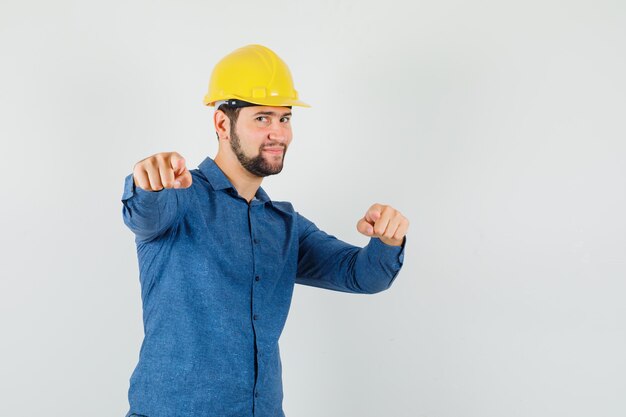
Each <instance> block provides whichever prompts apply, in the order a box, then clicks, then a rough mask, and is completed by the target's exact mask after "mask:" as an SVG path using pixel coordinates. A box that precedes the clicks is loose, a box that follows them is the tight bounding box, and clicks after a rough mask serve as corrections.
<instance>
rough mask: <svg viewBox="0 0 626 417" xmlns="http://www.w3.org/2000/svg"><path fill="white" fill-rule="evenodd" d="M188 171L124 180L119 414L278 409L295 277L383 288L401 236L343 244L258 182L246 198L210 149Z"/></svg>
mask: <svg viewBox="0 0 626 417" xmlns="http://www.w3.org/2000/svg"><path fill="white" fill-rule="evenodd" d="M190 172H191V176H192V178H193V183H192V185H191V187H189V188H187V189H164V190H161V191H157V192H154V191H146V190H143V189H141V188H140V187H135V185H134V180H133V176H132V174H130V175H128V176H127V177H126V179H125V186H124V194H123V196H122V203H123V208H122V215H123V219H124V223H125V224H126V225H127V226H128V227H129V228H130V229H131V230H132V231H133V232H134V234H135V243H136V246H137V257H138V262H139V278H140V283H141V299H142V303H143V324H144V333H145V336H144V340H143V343H142V345H141V350H140V354H139V361H138V363H137V366H136V368H135V370H134V372H133V374H132V376H131V378H130V388H129V390H128V399H129V403H130V410H129V411H128V413H127V414H126V417H129V416H132V415H134V414H137V415H140V416H147V417H216V416H220V417H222V416H232V417H248V416H256V417H282V416H284V413H283V410H282V399H283V390H282V379H281V361H280V353H279V347H278V339H279V337H280V334H281V332H282V330H283V327H284V325H285V320H286V319H287V313H288V311H289V305H290V303H291V296H292V293H293V288H294V284H295V283H298V284H304V285H310V286H314V287H320V288H326V289H330V290H336V291H344V292H349V293H360V294H372V293H376V292H379V291H382V290H385V289H387V288H389V286H390V285H391V284H392V283H393V281H394V280H395V278H396V276H397V275H398V272H399V270H400V268H401V266H402V263H403V258H404V245H405V243H406V238H405V240H404V242H403V244H402V246H391V245H387V244H385V243H383V242H381V241H380V240H379V239H377V238H371V239H370V241H369V243H368V244H367V246H365V247H363V248H360V247H357V246H353V245H350V244H348V243H346V242H343V241H341V240H339V239H337V238H336V237H334V236H332V235H328V234H326V233H325V232H323V231H322V230H320V229H318V228H317V226H315V224H314V223H312V222H311V221H310V220H308V219H306V218H305V217H304V216H302V215H301V214H300V213H298V212H297V211H295V210H294V208H293V206H292V205H291V203H289V202H283V201H272V200H270V198H269V196H268V195H267V194H266V192H265V191H264V190H263V188H261V187H259V188H258V190H257V193H256V195H255V197H254V199H253V200H252V201H250V203H248V201H246V200H245V199H244V198H243V197H241V196H240V195H239V194H238V192H237V190H236V189H235V188H234V187H233V185H232V183H231V182H230V181H229V180H228V178H227V177H226V176H225V174H224V173H223V172H222V170H221V169H220V168H219V167H218V166H217V165H216V164H215V162H214V161H213V160H212V159H211V158H209V157H207V158H206V159H205V160H204V161H203V162H202V163H201V164H200V166H199V167H198V169H194V170H191V171H190Z"/></svg>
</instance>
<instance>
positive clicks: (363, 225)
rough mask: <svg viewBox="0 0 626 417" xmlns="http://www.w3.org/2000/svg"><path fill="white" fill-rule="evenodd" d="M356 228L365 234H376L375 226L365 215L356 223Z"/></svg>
mask: <svg viewBox="0 0 626 417" xmlns="http://www.w3.org/2000/svg"><path fill="white" fill-rule="evenodd" d="M356 230H358V231H359V233H361V234H364V235H365V236H372V235H373V234H374V227H373V226H372V224H371V223H370V222H368V221H367V220H366V219H365V217H363V218H362V219H360V220H359V221H358V223H357V224H356Z"/></svg>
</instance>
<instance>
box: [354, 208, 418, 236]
mask: <svg viewBox="0 0 626 417" xmlns="http://www.w3.org/2000/svg"><path fill="white" fill-rule="evenodd" d="M408 228H409V220H408V219H407V218H406V217H404V216H403V215H402V214H401V213H400V212H399V211H398V210H396V209H394V208H393V207H391V206H387V205H384V204H374V205H372V206H371V207H370V208H369V209H368V210H367V212H366V213H365V216H363V218H362V219H360V220H359V221H358V223H357V225H356V229H357V230H358V231H359V232H360V233H362V234H364V235H365V236H370V237H377V238H379V239H380V240H381V241H382V242H383V243H386V244H387V245H391V246H401V245H402V242H403V241H404V236H405V235H406V232H407V229H408Z"/></svg>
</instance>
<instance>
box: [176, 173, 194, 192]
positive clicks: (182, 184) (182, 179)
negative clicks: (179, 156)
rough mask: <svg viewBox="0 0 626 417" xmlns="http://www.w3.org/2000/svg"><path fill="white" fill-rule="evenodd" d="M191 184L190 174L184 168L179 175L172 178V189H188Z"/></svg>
mask: <svg viewBox="0 0 626 417" xmlns="http://www.w3.org/2000/svg"><path fill="white" fill-rule="evenodd" d="M192 182H193V180H192V178H191V172H189V170H188V169H187V168H184V170H183V172H182V173H181V174H180V175H176V177H174V188H189V187H191V183H192Z"/></svg>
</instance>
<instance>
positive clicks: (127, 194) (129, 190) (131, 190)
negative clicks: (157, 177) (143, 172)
mask: <svg viewBox="0 0 626 417" xmlns="http://www.w3.org/2000/svg"><path fill="white" fill-rule="evenodd" d="M161 191H163V190H159V191H147V190H144V189H143V188H141V187H136V186H135V179H134V177H133V174H128V175H127V176H126V178H125V179H124V193H123V194H122V201H126V200H128V199H129V198H131V197H132V196H134V195H137V197H140V196H141V197H144V196H145V197H144V198H151V197H150V196H153V197H152V198H155V199H156V198H157V197H158V196H159V193H160V192H161Z"/></svg>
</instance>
